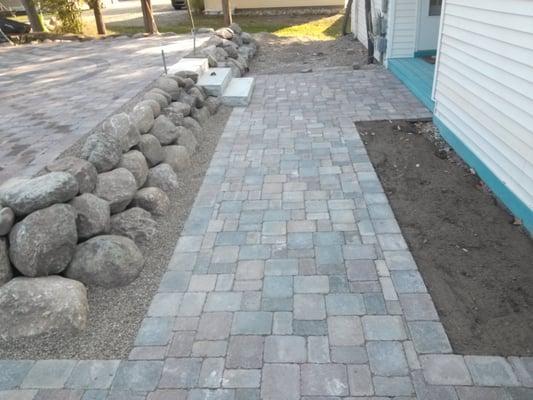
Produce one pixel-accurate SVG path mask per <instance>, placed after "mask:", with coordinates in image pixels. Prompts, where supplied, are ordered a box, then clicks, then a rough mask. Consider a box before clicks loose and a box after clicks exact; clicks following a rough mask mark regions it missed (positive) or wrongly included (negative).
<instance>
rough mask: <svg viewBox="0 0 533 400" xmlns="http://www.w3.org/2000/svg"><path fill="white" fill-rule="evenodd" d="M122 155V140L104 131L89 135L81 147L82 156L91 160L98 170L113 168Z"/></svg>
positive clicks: (103, 170)
mask: <svg viewBox="0 0 533 400" xmlns="http://www.w3.org/2000/svg"><path fill="white" fill-rule="evenodd" d="M121 157H122V145H121V143H120V140H118V139H117V138H116V137H115V136H113V135H108V134H106V133H103V132H101V133H95V134H93V135H91V136H89V137H88V138H87V140H86V141H85V143H84V144H83V147H82V149H81V158H83V159H85V160H87V161H89V162H91V163H92V164H93V165H94V166H95V167H96V170H97V171H98V172H106V171H109V170H112V169H113V168H115V167H116V166H117V165H118V163H119V162H120V158H121Z"/></svg>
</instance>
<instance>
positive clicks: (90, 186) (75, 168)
mask: <svg viewBox="0 0 533 400" xmlns="http://www.w3.org/2000/svg"><path fill="white" fill-rule="evenodd" d="M46 170H47V171H49V172H68V173H69V174H71V175H72V176H74V178H76V181H77V182H78V189H79V192H80V193H90V192H92V191H93V190H94V186H95V185H96V175H98V172H97V171H96V167H95V166H94V165H93V164H91V163H90V162H89V161H87V160H83V159H81V158H78V157H65V158H59V159H57V160H55V161H53V162H52V163H51V164H49V165H47V166H46Z"/></svg>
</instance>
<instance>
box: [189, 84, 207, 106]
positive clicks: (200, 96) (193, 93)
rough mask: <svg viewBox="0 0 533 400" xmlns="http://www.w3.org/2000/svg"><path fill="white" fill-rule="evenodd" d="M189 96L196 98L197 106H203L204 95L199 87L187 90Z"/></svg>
mask: <svg viewBox="0 0 533 400" xmlns="http://www.w3.org/2000/svg"><path fill="white" fill-rule="evenodd" d="M188 93H189V95H191V96H192V97H196V98H197V99H198V100H196V103H197V104H204V101H205V93H204V92H203V91H202V89H201V88H200V87H199V86H193V87H192V88H190V89H189V92H188Z"/></svg>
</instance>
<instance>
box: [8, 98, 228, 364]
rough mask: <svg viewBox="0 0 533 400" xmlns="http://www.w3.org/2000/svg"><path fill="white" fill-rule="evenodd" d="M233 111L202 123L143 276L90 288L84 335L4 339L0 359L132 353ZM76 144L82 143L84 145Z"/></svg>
mask: <svg viewBox="0 0 533 400" xmlns="http://www.w3.org/2000/svg"><path fill="white" fill-rule="evenodd" d="M230 113H231V108H228V107H225V106H222V107H220V109H219V111H218V113H217V114H215V115H213V116H212V117H211V118H210V119H209V121H208V122H207V123H206V124H205V125H204V126H203V136H202V139H201V140H199V149H198V151H197V152H196V153H195V154H194V155H193V156H192V157H191V161H192V165H191V167H190V168H189V169H187V171H184V172H181V173H179V174H178V180H179V182H180V188H179V189H178V190H177V191H176V192H175V193H171V194H169V197H170V200H171V205H172V206H171V210H170V211H169V213H168V214H167V215H166V216H164V217H159V218H156V221H157V222H158V226H159V229H158V232H157V234H156V236H155V237H154V239H153V240H152V241H151V244H150V246H149V247H148V248H142V249H141V250H142V251H143V254H144V256H145V260H146V261H145V266H144V269H143V271H142V272H141V275H140V276H139V278H138V279H137V280H135V281H134V282H133V283H132V284H130V285H128V286H125V287H122V288H114V289H104V288H98V287H90V288H89V290H88V295H89V308H90V309H89V321H88V326H87V329H86V331H85V332H83V333H82V334H81V335H79V336H76V337H70V338H65V337H57V336H54V337H46V336H45V337H40V338H37V339H31V340H17V341H9V342H5V341H0V359H61V358H75V359H126V358H127V357H128V354H129V351H130V349H131V347H132V344H133V341H134V340H135V337H136V335H137V331H138V330H139V326H140V324H141V322H142V319H143V318H144V315H145V313H146V310H147V309H148V306H149V305H150V302H151V301H152V298H153V297H154V295H155V293H156V291H157V288H158V286H159V282H160V281H161V276H162V275H163V273H164V272H165V271H166V269H167V264H168V262H169V260H170V257H171V256H172V253H173V251H174V247H175V245H176V241H177V239H178V237H179V235H180V232H181V229H182V228H183V224H184V223H185V221H186V220H187V216H188V215H189V211H190V209H191V207H192V205H193V202H194V199H195V197H196V193H197V192H198V190H199V189H200V186H201V184H202V181H203V177H204V175H205V172H206V171H207V168H208V166H209V163H210V161H211V158H212V156H213V153H214V151H215V148H216V145H217V143H218V139H219V137H220V135H221V133H222V131H223V130H224V126H225V125H226V122H227V119H228V118H229V115H230ZM75 147H79V144H77V145H75V146H74V148H75ZM74 152H75V151H74ZM68 153H69V152H67V154H68Z"/></svg>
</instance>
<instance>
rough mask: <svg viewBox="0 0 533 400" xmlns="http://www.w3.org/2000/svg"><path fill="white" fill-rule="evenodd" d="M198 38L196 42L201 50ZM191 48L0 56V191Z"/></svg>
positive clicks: (61, 46)
mask: <svg viewBox="0 0 533 400" xmlns="http://www.w3.org/2000/svg"><path fill="white" fill-rule="evenodd" d="M203 40H205V39H204V38H200V39H199V40H198V42H199V43H201V42H202V41H203ZM192 48H193V44H192V40H191V39H190V37H189V36H186V35H183V36H176V35H174V36H153V37H146V38H142V39H128V38H119V39H107V40H100V41H88V42H71V43H53V44H40V45H36V46H20V47H14V48H12V47H3V48H0V88H1V91H0V92H1V96H2V101H1V102H0V184H1V183H2V182H4V181H5V180H7V179H9V178H11V177H13V176H19V175H26V176H31V175H33V174H35V173H36V172H38V171H39V170H40V169H41V168H43V167H44V166H45V165H46V164H47V163H49V162H50V161H52V160H53V159H55V158H56V157H57V156H58V155H59V154H60V153H61V152H62V151H64V150H66V149H67V148H68V147H70V146H71V145H72V144H73V143H74V142H76V140H78V139H79V138H80V137H81V136H83V135H84V134H86V133H88V132H90V131H91V130H92V129H93V128H95V127H96V126H97V125H98V124H99V123H100V122H102V121H103V120H104V119H105V118H106V117H107V116H109V115H111V114H113V113H114V112H116V110H118V109H119V108H120V107H122V106H123V105H124V104H126V103H127V102H128V101H129V100H131V99H132V98H133V97H134V96H135V95H136V94H137V93H139V92H140V91H141V90H142V89H143V88H144V87H146V85H147V84H149V83H150V82H151V81H153V80H154V79H155V78H156V77H157V76H159V75H160V74H161V73H162V72H163V66H162V65H163V64H162V60H161V50H162V49H163V50H164V51H165V53H166V55H167V57H168V60H167V62H168V63H169V65H170V64H172V63H175V62H177V61H178V59H179V58H181V57H183V56H184V55H185V54H186V53H188V52H190V51H191V50H192Z"/></svg>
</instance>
